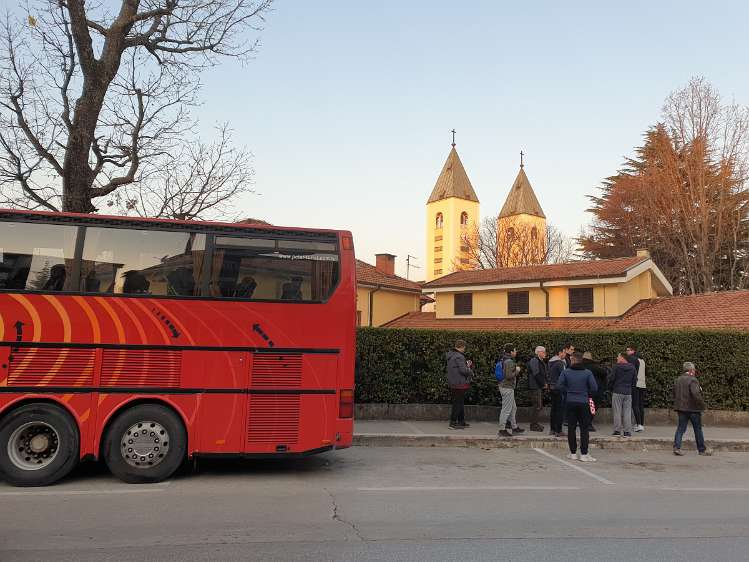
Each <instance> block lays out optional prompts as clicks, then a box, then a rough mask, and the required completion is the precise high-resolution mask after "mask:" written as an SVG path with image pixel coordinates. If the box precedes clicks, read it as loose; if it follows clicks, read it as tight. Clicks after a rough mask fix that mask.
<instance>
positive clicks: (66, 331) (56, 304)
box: [39, 295, 71, 386]
mask: <svg viewBox="0 0 749 562" xmlns="http://www.w3.org/2000/svg"><path fill="white" fill-rule="evenodd" d="M42 297H43V298H44V299H45V300H46V301H47V302H48V303H50V304H51V305H52V308H54V309H55V311H56V312H57V314H58V316H59V317H60V320H61V321H62V333H63V335H62V341H63V342H65V343H68V342H70V333H71V330H70V316H69V315H68V311H67V310H65V307H64V306H62V305H61V304H60V301H59V300H58V299H57V298H56V297H53V296H50V295H42ZM68 352H69V350H68V349H67V348H65V349H63V350H61V351H60V354H59V355H58V356H57V358H56V359H55V362H54V364H53V365H52V367H50V369H49V373H48V374H47V376H45V377H44V378H42V379H41V380H40V381H39V385H40V386H46V385H47V384H48V383H49V382H51V381H52V380H53V379H54V378H55V375H56V374H57V373H58V372H59V371H60V368H61V367H62V366H63V365H64V364H65V359H67V357H68Z"/></svg>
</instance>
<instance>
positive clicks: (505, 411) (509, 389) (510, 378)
mask: <svg viewBox="0 0 749 562" xmlns="http://www.w3.org/2000/svg"><path fill="white" fill-rule="evenodd" d="M517 355H518V352H517V350H516V349H515V346H514V345H513V344H511V343H508V344H506V345H505V350H504V354H503V355H502V359H500V361H501V362H502V373H503V375H504V378H503V379H502V382H500V383H499V394H500V395H501V396H502V409H501V410H500V413H499V427H500V430H499V435H501V436H503V437H512V436H513V435H517V434H518V433H523V431H525V430H523V429H521V428H519V427H518V422H517V420H516V415H517V411H518V407H517V404H516V403H515V384H516V382H517V379H518V374H519V373H520V367H518V365H517V363H516V362H515V357H517ZM507 422H510V427H509V428H507V427H506V426H507Z"/></svg>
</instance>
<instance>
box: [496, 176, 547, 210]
mask: <svg viewBox="0 0 749 562" xmlns="http://www.w3.org/2000/svg"><path fill="white" fill-rule="evenodd" d="M522 214H526V215H534V216H537V217H541V218H544V219H545V218H546V215H544V211H543V209H541V205H540V204H539V202H538V199H536V194H535V193H534V192H533V188H532V187H531V182H530V181H529V180H528V176H526V175H525V170H524V169H523V165H522V164H521V165H520V171H519V172H518V176H517V177H516V178H515V182H514V183H513V184H512V188H511V189H510V193H509V194H508V195H507V199H506V200H505V204H504V205H503V206H502V210H501V211H500V212H499V216H500V217H511V216H514V215H522Z"/></svg>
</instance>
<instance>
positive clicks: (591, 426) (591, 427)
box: [588, 424, 598, 433]
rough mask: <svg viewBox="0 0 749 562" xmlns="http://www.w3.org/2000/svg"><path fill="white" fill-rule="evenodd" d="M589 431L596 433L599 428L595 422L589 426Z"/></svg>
mask: <svg viewBox="0 0 749 562" xmlns="http://www.w3.org/2000/svg"><path fill="white" fill-rule="evenodd" d="M588 431H590V432H591V433H595V432H596V431H598V430H597V429H596V428H595V427H594V426H593V424H591V425H590V427H589V428H588Z"/></svg>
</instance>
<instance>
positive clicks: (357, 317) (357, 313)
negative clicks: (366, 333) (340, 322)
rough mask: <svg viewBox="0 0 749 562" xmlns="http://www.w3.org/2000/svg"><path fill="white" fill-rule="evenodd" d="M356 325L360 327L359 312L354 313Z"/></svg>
mask: <svg viewBox="0 0 749 562" xmlns="http://www.w3.org/2000/svg"><path fill="white" fill-rule="evenodd" d="M356 325H357V326H361V310H357V311H356Z"/></svg>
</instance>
